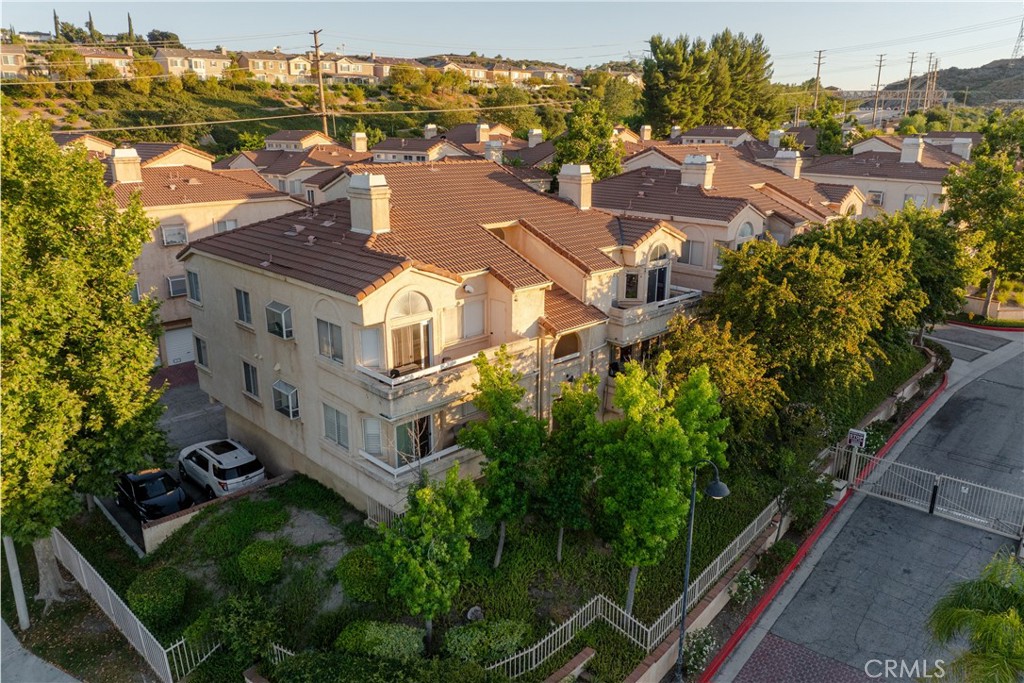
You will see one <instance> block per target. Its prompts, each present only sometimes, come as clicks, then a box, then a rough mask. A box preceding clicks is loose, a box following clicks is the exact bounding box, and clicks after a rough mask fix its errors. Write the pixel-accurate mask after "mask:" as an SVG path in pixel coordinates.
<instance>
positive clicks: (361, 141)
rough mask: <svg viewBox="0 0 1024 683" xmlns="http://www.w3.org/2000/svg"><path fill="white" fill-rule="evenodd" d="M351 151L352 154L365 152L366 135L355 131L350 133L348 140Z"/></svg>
mask: <svg viewBox="0 0 1024 683" xmlns="http://www.w3.org/2000/svg"><path fill="white" fill-rule="evenodd" d="M350 141H351V146H352V151H353V152H365V151H366V133H363V132H360V131H355V132H353V133H352V137H351V138H350Z"/></svg>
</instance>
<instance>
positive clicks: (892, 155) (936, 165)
mask: <svg viewBox="0 0 1024 683" xmlns="http://www.w3.org/2000/svg"><path fill="white" fill-rule="evenodd" d="M949 156H953V157H954V158H955V159H956V161H949V162H945V163H944V162H941V161H938V160H937V159H934V158H933V157H932V155H929V154H922V159H921V162H914V163H903V162H901V161H900V152H896V151H893V152H863V153H861V154H854V155H845V154H829V155H826V156H822V157H818V158H817V159H815V160H813V161H812V162H811V163H809V164H804V167H803V170H802V171H801V173H803V174H815V175H825V176H845V177H856V178H898V179H901V180H924V181H931V182H942V179H943V178H945V177H946V174H947V173H948V172H949V168H950V166H955V165H956V164H957V163H959V162H961V161H963V159H961V158H960V157H957V156H955V155H949Z"/></svg>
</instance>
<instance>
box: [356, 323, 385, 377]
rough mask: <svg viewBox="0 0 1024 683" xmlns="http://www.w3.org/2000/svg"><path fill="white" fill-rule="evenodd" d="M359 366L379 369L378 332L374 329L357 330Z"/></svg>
mask: <svg viewBox="0 0 1024 683" xmlns="http://www.w3.org/2000/svg"><path fill="white" fill-rule="evenodd" d="M359 364H360V365H362V366H363V367H367V368H379V367H380V366H381V362H380V330H379V329H378V328H376V327H369V328H363V329H361V330H359Z"/></svg>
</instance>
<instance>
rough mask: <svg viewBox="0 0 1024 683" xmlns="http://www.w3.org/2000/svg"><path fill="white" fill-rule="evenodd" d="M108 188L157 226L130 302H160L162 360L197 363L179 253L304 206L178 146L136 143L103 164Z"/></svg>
mask: <svg viewBox="0 0 1024 683" xmlns="http://www.w3.org/2000/svg"><path fill="white" fill-rule="evenodd" d="M104 161H105V163H106V166H107V169H106V176H105V180H106V182H107V184H108V185H109V186H110V188H111V189H112V190H113V192H114V199H115V201H117V203H118V205H119V206H121V207H122V208H125V207H127V206H128V203H129V202H130V201H131V199H132V197H134V196H136V195H138V196H139V198H140V200H141V202H142V206H143V208H144V209H145V211H146V215H147V216H149V217H150V218H152V219H154V220H156V221H157V222H158V226H157V227H156V228H155V229H154V231H153V239H152V240H150V241H149V242H147V243H146V244H145V245H143V247H142V254H141V255H140V256H139V258H138V259H137V260H136V262H135V272H136V273H137V274H138V281H137V285H136V289H135V291H134V292H133V296H136V297H138V296H141V295H145V296H150V297H155V298H157V299H159V300H160V302H161V303H160V310H159V316H160V322H161V324H162V325H163V328H164V334H163V336H162V338H161V340H160V360H161V362H162V363H163V364H165V365H175V364H178V363H187V362H190V361H192V360H194V359H195V343H194V340H193V338H192V330H191V314H192V307H191V306H189V305H188V304H187V303H186V297H187V296H188V288H187V276H186V273H185V269H184V267H183V266H182V264H181V263H180V262H179V261H178V260H177V259H176V258H175V257H176V254H177V253H178V252H179V251H180V250H181V248H182V246H184V245H187V244H189V243H190V242H194V241H196V240H199V239H202V238H203V237H208V236H210V235H214V234H216V233H219V232H225V231H229V230H234V229H235V228H238V227H240V226H243V225H248V224H250V223H254V222H256V221H260V220H264V219H267V218H271V217H273V216H278V215H281V214H283V213H288V212H291V211H295V210H296V209H298V208H301V207H303V206H304V205H303V204H302V203H301V202H298V201H296V200H294V199H291V198H290V197H288V195H286V194H284V193H281V192H278V191H276V190H275V189H274V188H273V187H271V186H270V185H269V184H267V182H266V181H264V180H263V179H262V178H260V176H259V175H258V174H257V173H255V172H254V171H223V170H212V169H211V162H212V161H213V157H212V156H210V155H208V154H206V153H204V152H201V151H199V150H197V149H194V148H192V147H189V146H187V145H182V144H177V143H138V144H136V145H135V146H134V147H127V148H116V149H113V150H112V152H111V154H110V155H109V156H108V157H106V158H105V160H104Z"/></svg>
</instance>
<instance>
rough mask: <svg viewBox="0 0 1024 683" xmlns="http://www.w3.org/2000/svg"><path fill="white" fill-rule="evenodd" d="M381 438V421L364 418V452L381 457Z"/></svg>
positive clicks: (373, 418)
mask: <svg viewBox="0 0 1024 683" xmlns="http://www.w3.org/2000/svg"><path fill="white" fill-rule="evenodd" d="M381 445H382V444H381V438H380V420H378V419H377V418H375V417H364V418H363V450H364V451H366V452H367V453H369V454H370V455H380V454H381V452H382V450H383V449H382V447H381Z"/></svg>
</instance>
